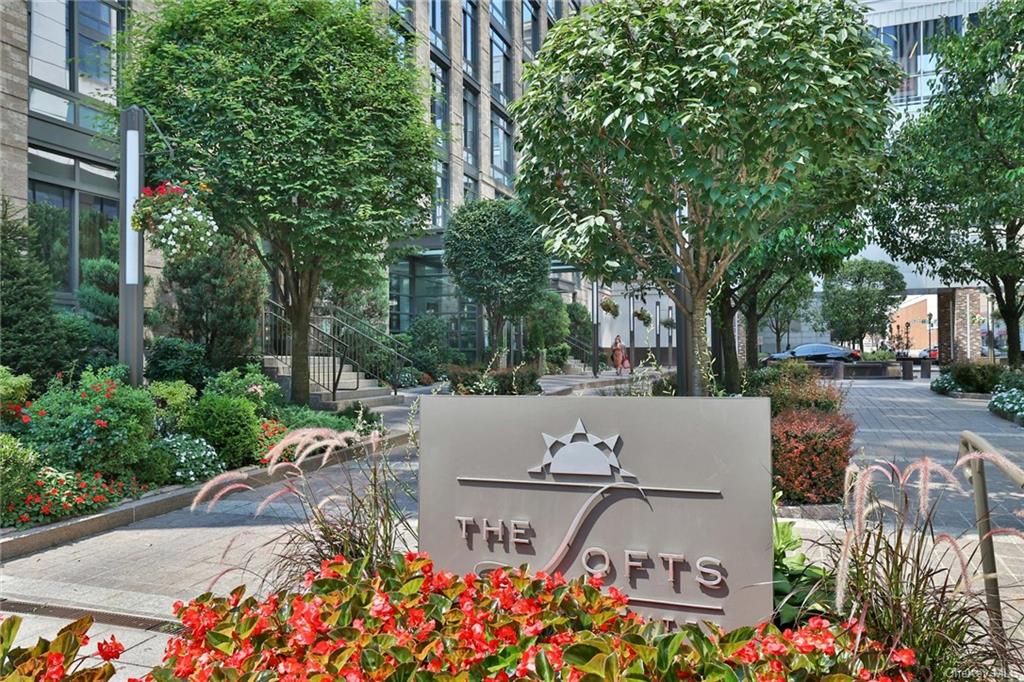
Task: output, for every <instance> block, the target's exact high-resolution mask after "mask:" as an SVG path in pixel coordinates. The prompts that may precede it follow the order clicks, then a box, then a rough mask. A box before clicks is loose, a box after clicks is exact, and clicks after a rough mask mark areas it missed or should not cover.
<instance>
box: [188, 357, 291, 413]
mask: <svg viewBox="0 0 1024 682" xmlns="http://www.w3.org/2000/svg"><path fill="white" fill-rule="evenodd" d="M206 394H213V395H229V396H233V397H235V398H244V399H245V400H248V401H249V402H250V403H252V406H253V407H254V408H255V409H256V414H258V415H260V416H262V417H273V416H274V415H275V414H276V413H277V410H278V407H279V406H280V405H281V404H282V403H283V402H284V396H283V394H282V392H281V387H280V386H279V385H278V384H277V382H275V381H274V380H273V379H271V378H270V377H268V376H267V375H266V374H264V373H263V371H262V370H261V369H260V366H259V365H257V364H256V363H250V364H248V365H246V366H245V367H235V368H234V369H229V370H227V371H226V372H218V373H217V374H215V375H213V376H211V377H209V378H208V379H207V380H206V388H205V389H203V395H206Z"/></svg>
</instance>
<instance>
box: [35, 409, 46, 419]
mask: <svg viewBox="0 0 1024 682" xmlns="http://www.w3.org/2000/svg"><path fill="white" fill-rule="evenodd" d="M36 414H38V415H39V416H40V417H45V416H46V410H39V412H37V413H36Z"/></svg>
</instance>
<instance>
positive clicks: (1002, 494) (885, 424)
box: [844, 379, 1024, 534]
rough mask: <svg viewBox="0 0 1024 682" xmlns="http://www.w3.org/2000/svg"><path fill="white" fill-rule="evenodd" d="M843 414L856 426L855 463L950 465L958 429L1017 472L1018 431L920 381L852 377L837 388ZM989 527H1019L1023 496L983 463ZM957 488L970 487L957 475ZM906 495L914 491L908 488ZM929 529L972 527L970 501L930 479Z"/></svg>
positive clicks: (1022, 457)
mask: <svg viewBox="0 0 1024 682" xmlns="http://www.w3.org/2000/svg"><path fill="white" fill-rule="evenodd" d="M844 390H845V391H846V403H845V410H846V411H847V412H848V413H849V414H850V415H851V416H852V417H853V418H854V420H855V421H856V422H857V435H856V443H855V444H856V448H857V454H856V458H855V461H856V462H857V463H859V464H862V465H867V464H871V463H872V462H875V461H877V460H885V461H890V462H894V463H895V464H896V466H898V467H899V468H900V469H903V468H905V467H906V466H907V465H909V464H912V463H913V462H915V461H917V460H919V459H920V458H921V457H929V458H931V459H932V460H934V461H935V462H937V463H939V464H941V465H943V466H945V467H948V468H951V467H952V466H953V465H954V464H955V463H956V460H957V453H958V448H959V438H960V433H961V432H962V431H973V432H974V433H975V434H977V435H979V436H981V437H983V438H985V439H986V440H988V441H989V443H991V444H992V446H993V447H995V448H996V449H997V450H998V451H999V452H1000V453H1001V454H1003V455H1005V456H1006V457H1007V458H1009V459H1010V460H1011V461H1012V462H1014V463H1015V464H1017V465H1018V466H1021V467H1024V428H1021V427H1019V426H1017V425H1015V424H1013V423H1012V422H1009V421H1007V420H1005V419H1001V418H999V417H997V416H995V415H994V414H992V413H991V412H989V411H988V409H987V407H986V404H987V403H986V402H985V401H984V400H963V399H960V400H958V399H955V398H950V397H948V396H943V395H939V394H938V393H935V392H933V391H931V390H930V389H929V388H928V382H927V381H924V380H921V379H917V380H915V381H898V380H885V379H877V380H865V379H857V380H855V381H849V382H845V383H844ZM985 468H986V474H987V479H988V491H989V499H990V502H991V505H992V516H993V525H994V526H1001V527H1007V528H1015V529H1017V530H1024V515H1022V514H1024V491H1021V490H1016V489H1014V488H1013V485H1012V484H1011V482H1010V480H1009V479H1008V478H1007V477H1006V476H1004V475H1002V474H1001V473H1000V472H999V471H998V470H996V468H995V467H994V466H992V465H991V464H986V467H985ZM962 471H963V470H962V469H961V470H960V473H959V474H958V478H960V479H961V481H962V482H963V486H964V490H965V491H967V492H969V491H970V484H969V483H968V482H967V480H966V478H965V477H964V476H963V475H962ZM911 487H912V489H911V491H910V492H911V494H912V495H913V494H914V489H916V486H911ZM931 489H932V491H933V492H937V493H939V497H938V499H937V501H936V503H935V525H936V527H937V528H939V529H942V530H944V531H946V532H950V533H952V534H957V533H960V532H963V531H964V530H966V529H969V528H972V527H973V525H974V503H973V498H972V497H971V496H970V495H969V494H961V493H959V492H957V491H956V489H955V488H954V487H953V486H952V485H950V484H948V483H944V482H942V481H940V480H938V479H933V483H932V486H931Z"/></svg>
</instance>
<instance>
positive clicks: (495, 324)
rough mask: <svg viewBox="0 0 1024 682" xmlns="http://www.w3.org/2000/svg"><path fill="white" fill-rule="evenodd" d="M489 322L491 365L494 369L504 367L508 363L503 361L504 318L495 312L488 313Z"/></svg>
mask: <svg viewBox="0 0 1024 682" xmlns="http://www.w3.org/2000/svg"><path fill="white" fill-rule="evenodd" d="M490 323H491V358H492V359H493V364H492V366H493V367H494V368H495V369H504V368H505V367H506V366H507V365H508V363H507V362H505V351H506V349H505V335H504V334H503V333H502V332H504V327H505V318H504V317H503V316H502V315H498V314H497V313H492V314H491V315H490Z"/></svg>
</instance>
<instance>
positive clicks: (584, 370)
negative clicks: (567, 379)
mask: <svg viewBox="0 0 1024 682" xmlns="http://www.w3.org/2000/svg"><path fill="white" fill-rule="evenodd" d="M562 371H563V373H564V374H569V375H572V376H582V375H584V374H590V368H589V367H587V366H586V365H584V364H583V363H582V362H580V361H579V360H578V359H577V358H574V357H571V356H570V358H569V360H568V361H567V362H566V363H565V367H564V368H563V370H562Z"/></svg>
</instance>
